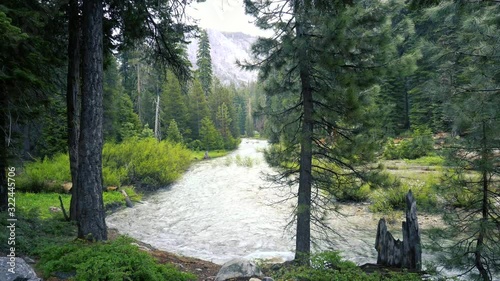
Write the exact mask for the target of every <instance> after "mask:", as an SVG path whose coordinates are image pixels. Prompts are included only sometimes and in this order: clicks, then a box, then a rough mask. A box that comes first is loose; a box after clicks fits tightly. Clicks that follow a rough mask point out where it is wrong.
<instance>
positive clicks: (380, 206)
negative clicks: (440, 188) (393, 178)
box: [370, 180, 438, 212]
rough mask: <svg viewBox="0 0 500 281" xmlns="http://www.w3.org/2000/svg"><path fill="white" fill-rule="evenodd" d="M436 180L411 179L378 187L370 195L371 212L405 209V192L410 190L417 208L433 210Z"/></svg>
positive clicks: (435, 203) (435, 199)
mask: <svg viewBox="0 0 500 281" xmlns="http://www.w3.org/2000/svg"><path fill="white" fill-rule="evenodd" d="M435 186H436V182H435V181H432V180H429V181H420V180H417V181H412V182H402V183H397V184H396V185H394V186H392V187H389V188H387V189H378V190H376V191H374V192H373V193H372V195H371V200H372V205H371V206H370V210H371V211H372V212H390V211H392V210H405V208H406V199H405V198H406V194H407V193H408V191H409V190H411V191H412V193H413V197H414V198H415V200H416V201H417V208H418V209H419V210H422V211H435V209H436V207H437V204H438V198H437V192H436V190H435Z"/></svg>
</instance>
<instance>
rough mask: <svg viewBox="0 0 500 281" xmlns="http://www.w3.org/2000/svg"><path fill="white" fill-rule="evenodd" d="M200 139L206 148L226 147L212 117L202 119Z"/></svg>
mask: <svg viewBox="0 0 500 281" xmlns="http://www.w3.org/2000/svg"><path fill="white" fill-rule="evenodd" d="M200 140H201V143H202V145H203V149H204V150H207V151H208V150H214V149H221V148H223V147H224V143H223V140H222V136H221V135H220V133H219V131H217V129H216V128H215V126H214V123H213V122H212V120H210V118H208V117H205V118H203V120H201V128H200Z"/></svg>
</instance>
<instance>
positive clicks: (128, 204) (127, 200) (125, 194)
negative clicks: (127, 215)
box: [121, 189, 134, 208]
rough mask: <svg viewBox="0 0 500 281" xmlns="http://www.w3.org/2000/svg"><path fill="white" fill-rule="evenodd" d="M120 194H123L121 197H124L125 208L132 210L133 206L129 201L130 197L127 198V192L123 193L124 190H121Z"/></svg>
mask: <svg viewBox="0 0 500 281" xmlns="http://www.w3.org/2000/svg"><path fill="white" fill-rule="evenodd" d="M121 192H122V194H123V197H125V205H127V207H129V208H132V207H134V204H132V200H130V197H128V194H127V192H125V190H123V189H122V190H121Z"/></svg>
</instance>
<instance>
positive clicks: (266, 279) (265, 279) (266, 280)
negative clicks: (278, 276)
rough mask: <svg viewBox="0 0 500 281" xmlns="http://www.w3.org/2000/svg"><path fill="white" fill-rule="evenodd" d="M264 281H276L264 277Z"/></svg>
mask: <svg viewBox="0 0 500 281" xmlns="http://www.w3.org/2000/svg"><path fill="white" fill-rule="evenodd" d="M262 281H274V279H273V278H271V277H264V279H262Z"/></svg>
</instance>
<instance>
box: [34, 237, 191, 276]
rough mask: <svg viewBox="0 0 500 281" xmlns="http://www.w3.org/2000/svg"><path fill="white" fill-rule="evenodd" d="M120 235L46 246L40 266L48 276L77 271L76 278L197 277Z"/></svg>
mask: <svg viewBox="0 0 500 281" xmlns="http://www.w3.org/2000/svg"><path fill="white" fill-rule="evenodd" d="M132 242H133V240H132V239H131V238H128V237H125V236H121V237H118V238H117V239H116V240H114V241H111V242H97V243H88V242H86V241H80V240H78V241H74V242H71V243H67V244H65V245H63V246H51V247H46V248H45V249H44V250H43V251H42V253H41V256H40V263H39V268H40V269H41V270H42V271H43V273H44V275H45V277H49V276H50V275H51V274H53V273H54V272H69V273H71V272H75V274H76V275H75V277H74V279H75V280H76V281H100V280H106V281H123V280H134V281H156V280H158V281H160V280H161V281H164V280H173V281H174V280H176V281H183V280H186V281H187V280H196V276H194V275H192V274H190V273H184V272H181V271H179V270H177V269H176V268H174V267H173V266H172V265H161V264H158V263H157V262H156V261H155V259H154V258H153V257H152V256H150V255H148V254H147V253H145V252H143V251H141V250H139V248H138V247H137V246H136V245H132V244H131V243H132Z"/></svg>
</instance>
